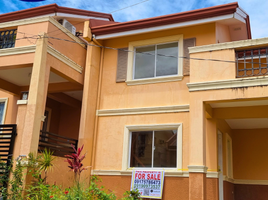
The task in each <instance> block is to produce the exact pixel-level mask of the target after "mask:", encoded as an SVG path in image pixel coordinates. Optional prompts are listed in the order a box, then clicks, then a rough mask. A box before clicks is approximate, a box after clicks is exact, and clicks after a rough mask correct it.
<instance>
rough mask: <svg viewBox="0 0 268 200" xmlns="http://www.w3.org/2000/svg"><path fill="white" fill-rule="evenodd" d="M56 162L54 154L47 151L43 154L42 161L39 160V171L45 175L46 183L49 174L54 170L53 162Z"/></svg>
mask: <svg viewBox="0 0 268 200" xmlns="http://www.w3.org/2000/svg"><path fill="white" fill-rule="evenodd" d="M54 160H55V157H53V152H51V151H50V150H47V149H45V150H44V151H43V152H42V154H41V157H40V159H38V164H39V170H40V171H41V172H42V171H43V172H44V173H45V177H44V178H43V180H44V181H45V182H46V179H47V172H48V171H51V170H52V167H53V166H54V165H53V161H54Z"/></svg>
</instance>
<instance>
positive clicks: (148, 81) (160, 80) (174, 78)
mask: <svg viewBox="0 0 268 200" xmlns="http://www.w3.org/2000/svg"><path fill="white" fill-rule="evenodd" d="M182 78H183V76H181V75H178V76H168V77H157V78H147V79H137V80H127V81H126V83H127V85H143V84H153V83H165V82H171V81H181V80H182Z"/></svg>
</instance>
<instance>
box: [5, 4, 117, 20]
mask: <svg viewBox="0 0 268 200" xmlns="http://www.w3.org/2000/svg"><path fill="white" fill-rule="evenodd" d="M57 12H61V13H67V14H76V15H89V16H92V17H99V18H106V19H109V20H110V21H114V19H113V17H112V15H111V14H107V13H99V12H93V11H87V10H80V9H74V8H67V7H61V6H58V5H57V4H55V3H54V4H49V5H45V6H39V7H35V8H29V9H25V10H19V11H15V12H10V13H5V14H1V15H0V23H3V22H8V21H15V20H20V19H25V18H32V17H38V16H42V15H48V14H53V13H57Z"/></svg>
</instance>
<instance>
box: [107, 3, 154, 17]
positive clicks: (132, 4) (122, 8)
mask: <svg viewBox="0 0 268 200" xmlns="http://www.w3.org/2000/svg"><path fill="white" fill-rule="evenodd" d="M146 1H150V0H144V1H141V2H138V3H135V4H132V5H130V6H127V7H124V8H120V9H118V10H114V11H112V12H110V13H111V14H112V13H115V12H118V11H121V10H124V9H127V8H130V7H133V6H136V5H139V4H142V3H145V2H146Z"/></svg>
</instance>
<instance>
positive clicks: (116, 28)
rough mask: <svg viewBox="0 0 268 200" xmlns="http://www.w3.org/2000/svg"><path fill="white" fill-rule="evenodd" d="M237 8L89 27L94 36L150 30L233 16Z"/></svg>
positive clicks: (228, 5)
mask: <svg viewBox="0 0 268 200" xmlns="http://www.w3.org/2000/svg"><path fill="white" fill-rule="evenodd" d="M237 8H238V4H237V3H231V4H226V5H222V6H214V7H209V8H203V9H198V10H193V11H188V12H182V13H177V14H172V15H166V16H160V17H154V18H148V19H143V20H135V21H130V22H123V23H118V24H114V25H105V26H99V27H91V30H92V33H93V34H95V35H96V36H101V35H106V34H112V33H118V32H124V31H130V30H137V29H144V28H151V27H156V26H163V25H167V24H174V23H179V22H186V21H192V20H199V19H206V18H211V17H217V16H223V15H228V14H233V13H235V12H236V9H237Z"/></svg>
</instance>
